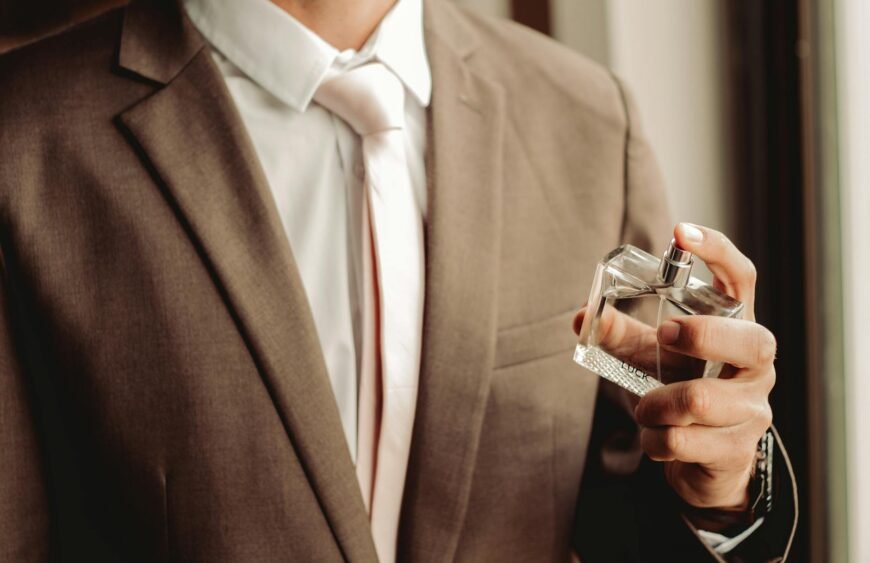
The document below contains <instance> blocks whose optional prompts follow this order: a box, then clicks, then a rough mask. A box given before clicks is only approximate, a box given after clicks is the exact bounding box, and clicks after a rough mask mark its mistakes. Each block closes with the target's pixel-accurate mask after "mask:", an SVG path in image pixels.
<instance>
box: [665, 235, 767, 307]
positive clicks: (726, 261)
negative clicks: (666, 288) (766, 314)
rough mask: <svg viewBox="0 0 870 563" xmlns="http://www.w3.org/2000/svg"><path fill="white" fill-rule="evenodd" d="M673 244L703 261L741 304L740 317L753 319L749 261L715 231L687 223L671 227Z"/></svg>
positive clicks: (753, 275)
mask: <svg viewBox="0 0 870 563" xmlns="http://www.w3.org/2000/svg"><path fill="white" fill-rule="evenodd" d="M674 238H675V239H676V241H677V245H678V246H679V247H680V248H682V249H684V250H688V251H689V252H691V253H692V254H694V255H696V256H697V257H698V258H700V259H701V260H703V261H704V263H706V264H707V267H708V268H710V271H711V272H713V275H714V276H716V279H717V280H718V281H719V283H720V284H721V286H722V288H723V289H724V290H725V292H726V293H728V295H730V296H731V297H734V298H735V299H737V300H738V301H741V302H742V303H743V304H744V305H745V307H746V308H745V309H744V318H745V319H747V320H755V312H754V311H755V280H756V277H757V273H756V271H755V265H754V264H753V263H752V260H750V259H749V258H747V257H746V255H745V254H743V253H742V252H740V250H738V249H737V247H736V246H734V243H733V242H731V240H730V239H729V238H728V237H726V236H725V235H723V234H722V233H720V232H719V231H717V230H714V229H710V228H708V227H702V226H700V225H694V224H691V223H680V224H679V225H677V226H676V228H674Z"/></svg>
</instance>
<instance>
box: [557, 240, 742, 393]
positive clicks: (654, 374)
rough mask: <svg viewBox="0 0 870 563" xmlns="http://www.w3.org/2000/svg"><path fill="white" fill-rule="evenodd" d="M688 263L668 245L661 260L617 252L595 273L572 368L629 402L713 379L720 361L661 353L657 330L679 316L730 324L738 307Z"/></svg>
mask: <svg viewBox="0 0 870 563" xmlns="http://www.w3.org/2000/svg"><path fill="white" fill-rule="evenodd" d="M693 263H694V261H693V257H692V254H691V253H690V252H687V251H685V250H683V249H681V248H679V247H678V246H677V245H676V242H675V241H673V240H672V241H671V243H670V245H669V246H668V249H667V250H666V251H665V253H664V255H663V256H662V258H661V259H660V260H659V259H658V258H656V257H654V256H652V255H650V254H648V253H646V252H644V251H643V250H641V249H639V248H637V247H634V246H631V245H624V246H620V247H619V248H617V249H616V250H613V251H612V252H610V253H609V254H608V255H607V256H605V257H604V258H603V259H602V260H601V262H600V263H599V264H598V267H597V268H596V269H595V278H594V279H593V281H592V290H591V291H590V293H589V301H588V303H587V306H586V310H585V314H584V317H583V322H582V325H581V327H580V335H579V343H578V344H577V348H576V350H575V351H574V361H575V362H577V363H578V364H580V365H581V366H583V367H585V368H587V369H589V370H590V371H593V372H595V373H597V374H598V375H600V376H601V377H603V378H605V379H607V380H610V381H612V382H614V383H616V384H617V385H620V386H621V387H624V388H625V389H628V390H629V391H631V392H632V393H634V394H636V395H640V396H642V395H645V394H646V393H647V392H649V391H650V390H652V389H655V388H656V387H661V386H662V385H664V384H667V383H671V382H674V381H681V380H686V379H692V378H696V377H718V376H719V373H720V371H721V370H722V364H721V363H720V362H712V361H705V360H700V359H697V358H691V357H689V356H685V355H682V354H678V353H675V352H672V351H669V350H666V349H664V348H662V347H661V346H660V345H659V342H658V339H657V337H656V331H657V329H658V326H659V325H660V324H661V323H663V322H664V321H666V320H669V319H672V318H674V317H678V316H685V315H715V316H721V317H736V316H737V315H739V314H740V312H741V311H742V310H743V304H742V303H741V302H740V301H737V300H736V299H734V298H732V297H730V296H728V295H726V294H725V293H723V292H721V291H719V290H718V289H716V288H715V287H713V286H711V285H709V284H707V283H705V282H703V281H701V280H699V279H697V278H695V277H693V276H692V275H691V271H692V265H693Z"/></svg>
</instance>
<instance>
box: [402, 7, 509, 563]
mask: <svg viewBox="0 0 870 563" xmlns="http://www.w3.org/2000/svg"><path fill="white" fill-rule="evenodd" d="M452 10H454V8H453V7H451V6H447V5H446V4H445V3H440V2H439V3H436V2H429V3H427V5H426V13H425V26H426V46H427V51H428V56H429V60H430V64H431V67H432V74H433V88H434V90H433V97H432V110H431V114H430V125H431V128H430V134H429V140H430V147H431V153H430V155H429V161H428V170H429V177H430V182H429V215H428V225H427V245H426V291H427V294H426V308H425V309H426V310H425V318H424V328H423V363H422V373H421V376H420V392H419V399H418V406H417V416H416V422H415V427H414V441H413V444H412V450H411V460H410V466H409V471H408V480H407V484H406V488H405V500H404V504H403V514H402V526H401V530H400V539H399V558H400V560H402V561H414V562H418V561H436V560H437V561H448V560H451V559H453V557H454V555H455V552H456V548H457V544H458V540H459V535H460V531H461V529H462V525H463V520H464V518H465V513H466V508H467V506H468V498H469V492H470V487H471V480H472V474H473V470H474V464H475V459H476V456H477V449H478V441H479V437H480V430H481V425H482V422H483V416H484V411H485V409H486V402H487V397H488V393H489V376H490V373H491V371H492V366H493V359H494V350H495V334H496V312H497V311H496V298H497V281H498V280H497V272H498V268H499V259H500V254H499V253H500V245H499V236H500V228H501V206H500V201H501V174H502V170H501V164H502V163H501V159H502V145H501V143H502V138H503V126H504V124H503V122H504V115H503V114H504V95H503V94H504V93H503V91H502V89H501V88H500V87H499V86H498V85H495V84H493V83H491V82H489V81H487V80H485V79H484V78H482V77H480V76H478V75H477V74H475V72H474V71H473V70H471V69H470V68H469V66H468V65H467V64H466V61H465V60H464V57H465V55H467V54H468V53H469V52H470V50H471V48H472V46H473V45H472V44H471V35H470V34H468V33H467V32H466V31H465V30H464V28H463V27H462V25H463V22H462V21H461V20H459V19H454V14H453V13H452ZM442 34H443V35H442Z"/></svg>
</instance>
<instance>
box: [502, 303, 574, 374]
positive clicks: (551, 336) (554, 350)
mask: <svg viewBox="0 0 870 563" xmlns="http://www.w3.org/2000/svg"><path fill="white" fill-rule="evenodd" d="M576 313H577V309H576V308H572V309H570V310H568V311H563V312H561V313H558V314H556V315H553V316H550V317H547V318H545V319H541V320H538V321H533V322H531V323H527V324H522V325H518V326H514V327H510V328H506V329H502V330H500V331H499V332H498V337H497V339H496V350H495V368H496V369H500V368H506V367H510V366H514V365H518V364H522V363H525V362H529V361H532V360H536V359H539V358H546V357H548V356H553V355H556V354H559V353H561V352H566V351H568V350H571V349H572V348H573V347H574V346H575V345H576V344H577V337H576V336H575V335H574V332H573V330H572V329H571V323H572V322H573V320H574V315H575V314H576Z"/></svg>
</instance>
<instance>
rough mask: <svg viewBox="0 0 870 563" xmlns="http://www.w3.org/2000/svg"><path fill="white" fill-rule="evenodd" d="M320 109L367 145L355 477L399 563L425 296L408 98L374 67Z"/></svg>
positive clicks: (339, 84)
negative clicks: (407, 141)
mask: <svg viewBox="0 0 870 563" xmlns="http://www.w3.org/2000/svg"><path fill="white" fill-rule="evenodd" d="M314 99H315V100H316V101H317V103H319V104H321V105H322V106H324V107H325V108H327V109H329V110H330V111H332V112H333V113H335V114H336V115H337V116H339V117H340V118H341V119H343V120H344V121H346V122H347V123H348V124H349V125H350V126H351V127H352V128H353V129H354V131H356V133H357V134H359V135H360V137H361V139H362V154H363V161H364V164H365V170H366V179H365V192H366V194H365V198H364V199H365V207H366V208H367V209H368V213H367V214H366V213H364V221H363V224H364V230H365V231H366V232H364V233H363V240H364V241H371V242H372V243H373V244H371V246H368V245H366V244H365V243H364V245H363V248H364V250H363V261H364V263H365V262H366V261H368V265H369V266H372V264H371V257H372V255H373V256H374V264H373V266H374V267H369V268H368V270H369V272H368V273H367V274H366V276H365V284H366V286H367V289H366V291H365V294H366V295H365V298H364V304H363V311H364V319H363V324H364V325H365V327H364V330H363V333H364V335H363V342H364V343H363V347H364V351H363V355H362V362H361V364H362V369H361V377H360V394H359V397H360V398H359V419H360V420H359V424H358V428H359V430H358V440H357V441H358V444H359V446H358V454H357V477H358V478H359V480H360V487H361V490H362V492H363V498H364V500H365V501H366V506H367V507H368V508H369V514H370V518H371V524H372V534H373V536H374V541H375V547H376V548H377V551H378V557H379V559H380V560H381V561H382V562H383V563H391V562H393V561H395V558H396V540H397V534H398V527H399V514H400V512H401V506H402V492H403V490H404V486H405V475H406V472H407V468H408V454H409V452H410V446H411V433H412V430H413V427H414V412H415V409H416V403H417V383H418V380H419V371H420V348H421V344H420V334H421V332H422V330H421V326H420V325H421V322H422V321H421V319H422V311H423V294H424V263H423V219H422V215H421V211H420V207H419V206H418V205H417V203H416V202H415V199H414V192H413V187H412V184H411V178H410V174H409V171H408V164H407V161H406V158H405V145H404V138H403V134H402V127H403V126H404V116H405V104H404V99H405V91H404V87H403V86H402V83H401V82H400V81H399V79H398V78H397V77H396V76H395V75H394V74H393V73H392V72H391V71H390V70H389V69H388V68H387V67H385V66H384V65H382V64H380V63H371V64H366V65H364V66H361V67H358V68H356V69H353V70H351V71H348V72H346V73H344V74H341V75H339V76H337V77H336V78H333V79H331V80H328V81H326V82H324V83H323V84H322V85H321V86H320V88H319V89H318V90H317V93H316V95H315V98H314ZM369 233H370V235H369ZM366 249H368V250H366ZM372 251H373V252H372ZM364 269H366V268H365V267H364ZM378 321H379V322H378ZM366 328H367V329H368V330H366ZM378 329H379V330H378ZM378 344H380V346H378ZM378 348H380V350H378ZM378 352H379V353H378ZM378 366H379V367H380V381H378V377H377V373H378ZM378 383H380V386H379V385H378ZM379 388H380V390H381V393H380V409H378V393H377V390H378V389H379ZM379 410H380V417H378V411H379Z"/></svg>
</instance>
